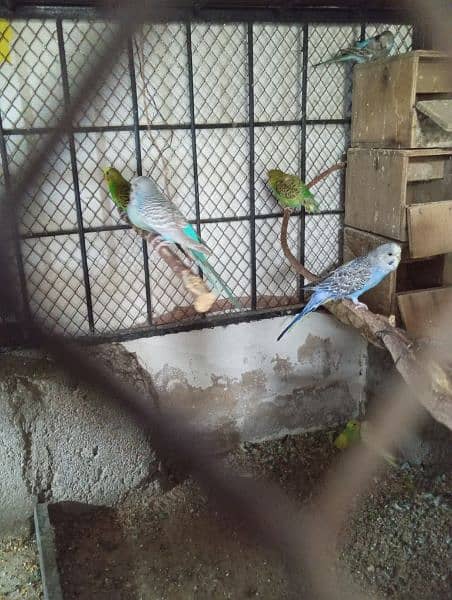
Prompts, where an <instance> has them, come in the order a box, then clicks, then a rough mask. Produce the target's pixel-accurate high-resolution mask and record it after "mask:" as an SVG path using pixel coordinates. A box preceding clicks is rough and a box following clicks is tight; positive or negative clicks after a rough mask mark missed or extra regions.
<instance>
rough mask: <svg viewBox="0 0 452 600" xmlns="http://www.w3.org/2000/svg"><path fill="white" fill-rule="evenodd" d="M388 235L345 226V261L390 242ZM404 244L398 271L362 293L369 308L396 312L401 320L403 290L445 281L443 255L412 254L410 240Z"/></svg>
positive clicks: (434, 286)
mask: <svg viewBox="0 0 452 600" xmlns="http://www.w3.org/2000/svg"><path fill="white" fill-rule="evenodd" d="M390 241H393V240H390V239H388V238H385V237H382V236H379V235H375V234H372V233H368V232H366V231H361V230H359V229H353V228H352V227H345V230H344V262H347V261H349V260H352V259H353V258H356V257H357V256H361V255H363V254H367V253H368V252H369V251H370V250H373V249H374V248H376V247H377V246H380V245H381V244H386V243H387V242H390ZM399 243H400V245H401V247H402V260H401V263H400V265H399V267H398V269H397V271H396V272H395V273H391V274H390V275H388V277H386V278H385V279H384V280H383V281H382V282H381V283H380V285H378V286H376V287H375V288H373V289H372V290H370V291H369V292H366V293H365V294H363V295H362V297H361V300H362V302H365V303H366V304H367V305H368V307H369V309H370V310H372V311H373V312H376V313H379V314H382V315H386V316H389V315H396V317H397V318H398V322H399V323H400V318H399V316H400V315H399V311H398V305H397V295H398V294H399V293H400V292H407V291H412V290H419V289H424V288H436V287H439V286H441V285H442V283H443V273H444V255H441V256H432V257H428V258H423V259H412V258H410V256H409V252H408V244H407V242H399Z"/></svg>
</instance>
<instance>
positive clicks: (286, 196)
mask: <svg viewBox="0 0 452 600" xmlns="http://www.w3.org/2000/svg"><path fill="white" fill-rule="evenodd" d="M267 176H268V184H269V186H270V188H271V190H272V192H273V194H274V195H275V197H276V199H277V200H278V202H279V203H280V205H281V206H282V207H283V208H292V209H296V208H301V207H304V209H305V210H306V211H307V212H310V213H312V212H315V211H317V210H318V209H319V205H318V204H317V202H316V200H315V198H314V196H313V195H312V193H311V192H310V190H309V188H308V187H307V185H306V184H305V183H303V181H301V179H300V178H299V177H297V175H290V174H289V173H284V172H283V171H280V170H279V169H271V170H270V171H268V174H267Z"/></svg>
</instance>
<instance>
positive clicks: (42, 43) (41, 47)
mask: <svg viewBox="0 0 452 600" xmlns="http://www.w3.org/2000/svg"><path fill="white" fill-rule="evenodd" d="M12 29H13V37H12V41H11V54H10V61H11V62H6V61H5V62H2V64H1V68H0V90H1V94H0V110H1V113H2V120H3V127H5V128H11V129H12V128H28V127H45V126H46V125H47V123H48V121H49V120H50V119H52V117H53V115H54V114H55V110H56V109H57V108H58V106H59V103H60V101H61V98H62V88H61V69H60V60H59V53H58V43H57V35H56V25H55V22H54V21H39V20H30V21H14V22H13V23H12Z"/></svg>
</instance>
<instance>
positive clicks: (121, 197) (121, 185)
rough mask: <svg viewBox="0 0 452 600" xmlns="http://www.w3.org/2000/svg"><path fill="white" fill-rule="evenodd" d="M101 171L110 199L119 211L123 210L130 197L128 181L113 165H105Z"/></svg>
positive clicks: (125, 208)
mask: <svg viewBox="0 0 452 600" xmlns="http://www.w3.org/2000/svg"><path fill="white" fill-rule="evenodd" d="M103 171H104V178H105V181H106V182H107V185H108V190H109V192H110V196H111V199H112V200H113V202H114V203H115V205H116V206H117V207H118V208H119V210H120V211H121V212H125V211H126V210H127V205H128V204H129V199H130V183H129V182H128V181H127V180H126V179H124V177H123V176H122V175H121V173H120V172H119V171H118V170H117V169H115V168H114V167H106V168H105V169H103Z"/></svg>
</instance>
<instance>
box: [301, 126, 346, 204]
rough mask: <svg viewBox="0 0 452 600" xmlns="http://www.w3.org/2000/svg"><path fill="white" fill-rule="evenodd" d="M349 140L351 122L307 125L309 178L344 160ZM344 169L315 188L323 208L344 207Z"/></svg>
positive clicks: (314, 191) (309, 179) (307, 175)
mask: <svg viewBox="0 0 452 600" xmlns="http://www.w3.org/2000/svg"><path fill="white" fill-rule="evenodd" d="M349 142H350V126H349V125H331V124H326V125H308V126H307V128H306V180H307V181H311V180H312V179H314V177H315V176H316V175H318V174H319V173H321V172H322V171H324V170H326V169H327V168H328V167H330V166H331V165H334V164H336V163H338V162H341V161H342V160H343V159H344V158H345V156H344V155H345V153H346V151H347V148H348V147H349ZM344 179H345V169H343V170H341V171H336V172H334V173H332V174H331V175H329V176H328V177H327V178H326V179H323V180H322V181H321V182H320V183H318V184H317V185H316V186H315V187H314V188H313V190H312V192H313V194H314V195H315V198H316V200H317V202H318V204H319V210H320V211H326V210H341V209H342V206H343V193H342V192H343V186H344Z"/></svg>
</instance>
